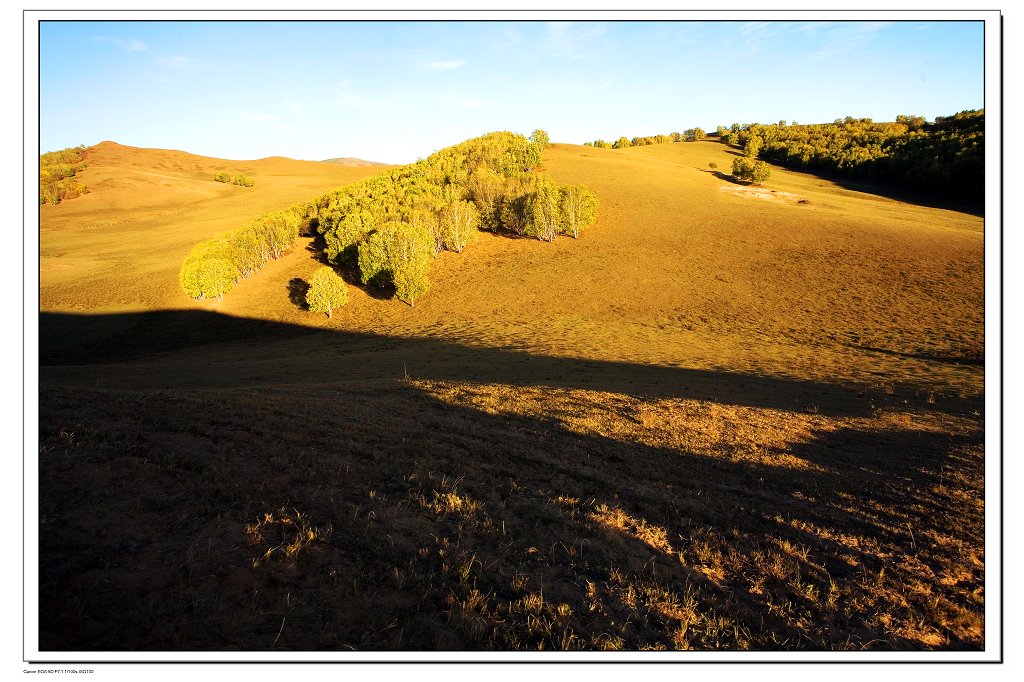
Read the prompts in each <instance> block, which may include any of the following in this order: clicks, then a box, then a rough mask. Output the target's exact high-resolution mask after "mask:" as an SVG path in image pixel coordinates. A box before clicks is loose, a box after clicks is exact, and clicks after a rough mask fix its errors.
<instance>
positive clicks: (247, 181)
mask: <svg viewBox="0 0 1024 682" xmlns="http://www.w3.org/2000/svg"><path fill="white" fill-rule="evenodd" d="M231 183H232V184H234V185H239V186H241V187H252V186H253V185H254V184H255V181H254V180H253V179H252V178H250V177H249V176H248V175H242V174H241V173H239V174H238V175H236V176H235V179H234V180H232V181H231Z"/></svg>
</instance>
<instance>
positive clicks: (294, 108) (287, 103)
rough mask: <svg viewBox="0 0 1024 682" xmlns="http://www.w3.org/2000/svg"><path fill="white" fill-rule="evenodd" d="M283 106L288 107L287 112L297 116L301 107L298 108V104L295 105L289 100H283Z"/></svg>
mask: <svg viewBox="0 0 1024 682" xmlns="http://www.w3.org/2000/svg"><path fill="white" fill-rule="evenodd" d="M284 105H285V106H286V107H288V110H289V111H291V112H292V113H293V114H298V113H300V112H301V111H302V107H300V106H299V105H298V104H296V103H295V102H293V101H292V100H290V99H289V100H285V103H284Z"/></svg>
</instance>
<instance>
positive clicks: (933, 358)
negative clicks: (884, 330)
mask: <svg viewBox="0 0 1024 682" xmlns="http://www.w3.org/2000/svg"><path fill="white" fill-rule="evenodd" d="M845 345H846V346H847V348H855V349H857V350H862V351H867V352H869V353H880V354H882V355H892V356H896V357H900V358H909V359H911V360H921V361H922V362H941V363H942V364H945V365H971V366H974V367H984V366H985V358H984V357H980V358H979V357H965V356H954V355H937V354H935V353H923V352H922V353H906V352H903V351H898V350H889V349H888V348H876V347H874V346H862V345H858V344H853V343H848V344H845Z"/></svg>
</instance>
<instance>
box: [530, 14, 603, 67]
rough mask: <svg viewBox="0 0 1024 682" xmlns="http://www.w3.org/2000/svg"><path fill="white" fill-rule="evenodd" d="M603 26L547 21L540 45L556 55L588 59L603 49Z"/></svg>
mask: <svg viewBox="0 0 1024 682" xmlns="http://www.w3.org/2000/svg"><path fill="white" fill-rule="evenodd" d="M604 35H605V27H604V26H601V25H600V24H591V23H576V22H567V21H549V22H548V23H546V24H545V25H544V36H543V37H542V38H541V46H542V48H543V49H544V51H545V52H547V53H548V54H550V55H553V56H556V57H568V58H569V59H588V58H590V57H592V56H594V55H595V54H598V53H599V52H601V51H602V50H603V49H604V41H603V40H602V39H603V37H604Z"/></svg>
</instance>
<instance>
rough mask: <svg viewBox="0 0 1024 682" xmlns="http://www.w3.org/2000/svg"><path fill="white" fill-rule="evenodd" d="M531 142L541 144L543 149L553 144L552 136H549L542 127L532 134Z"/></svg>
mask: <svg viewBox="0 0 1024 682" xmlns="http://www.w3.org/2000/svg"><path fill="white" fill-rule="evenodd" d="M530 142H532V143H533V144H535V145H537V146H539V147H540V148H541V150H542V151H543V150H545V149H547V148H548V147H550V146H551V138H549V137H548V134H547V133H546V132H545V131H543V130H540V129H537V130H534V131H533V133H532V134H531V135H530Z"/></svg>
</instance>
